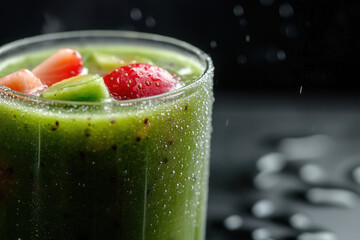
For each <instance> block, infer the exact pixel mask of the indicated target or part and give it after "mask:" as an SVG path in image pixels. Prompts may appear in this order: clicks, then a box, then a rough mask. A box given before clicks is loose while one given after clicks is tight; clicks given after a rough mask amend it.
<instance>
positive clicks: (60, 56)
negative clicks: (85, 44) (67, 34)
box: [32, 48, 83, 87]
mask: <svg viewBox="0 0 360 240" xmlns="http://www.w3.org/2000/svg"><path fill="white" fill-rule="evenodd" d="M82 67H83V62H82V58H81V55H80V53H78V52H77V51H75V50H74V49H71V48H62V49H60V50H58V51H57V52H55V53H54V54H53V55H51V56H50V57H49V58H47V59H45V61H43V62H42V63H40V64H39V65H38V66H37V67H35V68H34V69H33V70H32V72H33V73H34V74H35V75H36V76H37V77H38V78H40V80H41V81H42V82H43V84H46V85H47V86H49V87H50V86H51V85H53V84H54V83H57V82H59V81H61V80H63V79H67V78H70V77H74V76H77V75H78V74H79V73H80V72H81V70H82Z"/></svg>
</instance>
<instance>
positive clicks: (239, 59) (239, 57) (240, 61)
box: [237, 55, 247, 65]
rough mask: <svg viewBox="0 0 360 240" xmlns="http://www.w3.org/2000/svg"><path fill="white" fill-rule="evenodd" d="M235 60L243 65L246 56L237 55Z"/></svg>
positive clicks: (245, 61)
mask: <svg viewBox="0 0 360 240" xmlns="http://www.w3.org/2000/svg"><path fill="white" fill-rule="evenodd" d="M237 62H238V64H240V65H244V64H246V63H247V57H246V56H245V55H239V56H238V58H237Z"/></svg>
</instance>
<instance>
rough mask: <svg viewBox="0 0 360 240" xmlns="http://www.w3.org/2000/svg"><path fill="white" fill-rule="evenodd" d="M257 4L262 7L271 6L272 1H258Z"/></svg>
mask: <svg viewBox="0 0 360 240" xmlns="http://www.w3.org/2000/svg"><path fill="white" fill-rule="evenodd" d="M259 2H260V3H261V4H262V5H264V6H271V5H272V4H273V3H274V0H259Z"/></svg>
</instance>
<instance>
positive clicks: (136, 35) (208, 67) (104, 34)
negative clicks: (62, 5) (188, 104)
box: [0, 30, 214, 106]
mask: <svg viewBox="0 0 360 240" xmlns="http://www.w3.org/2000/svg"><path fill="white" fill-rule="evenodd" d="M81 37H84V38H85V37H98V38H99V39H101V38H104V39H106V38H110V37H119V38H124V39H138V40H145V41H149V42H150V41H152V42H154V43H165V44H168V45H169V46H174V47H177V48H179V49H182V50H186V51H188V52H190V53H192V54H194V55H195V56H196V57H198V58H199V59H200V60H202V61H204V63H205V66H204V70H203V72H202V74H201V75H200V76H199V77H197V78H196V79H195V80H193V81H192V82H191V83H189V84H186V85H184V86H182V87H180V88H178V89H175V90H173V91H170V92H167V93H162V94H158V95H154V96H149V97H143V98H137V99H128V100H121V101H103V102H91V101H65V100H52V99H45V98H42V97H40V96H33V95H28V94H25V93H21V92H18V91H14V90H11V89H9V88H7V87H4V86H1V85H0V94H1V92H5V94H11V95H12V96H17V97H19V98H22V99H26V100H27V101H33V102H40V103H45V104H52V105H53V104H64V105H95V106H97V105H119V106H128V105H136V104H144V103H147V102H154V101H160V100H165V99H172V98H175V97H177V96H179V95H183V94H185V93H186V92H189V91H191V90H192V89H195V88H196V87H197V86H198V85H199V84H201V82H203V81H205V79H207V76H209V75H212V74H213V72H214V66H213V62H212V60H211V58H210V56H209V55H208V54H206V53H205V52H204V51H202V50H200V49H199V48H197V47H195V46H193V45H191V44H189V43H187V42H185V41H182V40H178V39H175V38H172V37H167V36H163V35H158V34H153V33H145V32H135V31H124V30H79V31H66V32H57V33H49V34H42V35H36V36H32V37H26V38H23V39H19V40H16V41H13V42H10V43H7V44H4V45H2V46H0V56H1V55H2V54H4V53H7V52H11V51H12V50H14V49H16V48H18V47H24V46H27V45H31V44H36V43H41V42H46V41H51V40H60V39H64V40H66V39H71V38H79V39H80V38H81ZM74 42H75V41H74ZM180 54H181V53H180Z"/></svg>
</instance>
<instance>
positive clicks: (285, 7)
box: [279, 3, 294, 18]
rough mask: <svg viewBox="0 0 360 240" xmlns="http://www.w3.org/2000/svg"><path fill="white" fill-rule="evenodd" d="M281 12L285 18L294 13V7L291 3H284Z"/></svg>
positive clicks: (280, 8)
mask: <svg viewBox="0 0 360 240" xmlns="http://www.w3.org/2000/svg"><path fill="white" fill-rule="evenodd" d="M279 14H280V16H281V17H283V18H289V17H292V16H293V15H294V9H293V7H292V6H291V5H290V4H289V3H283V4H281V5H280V7H279Z"/></svg>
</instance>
